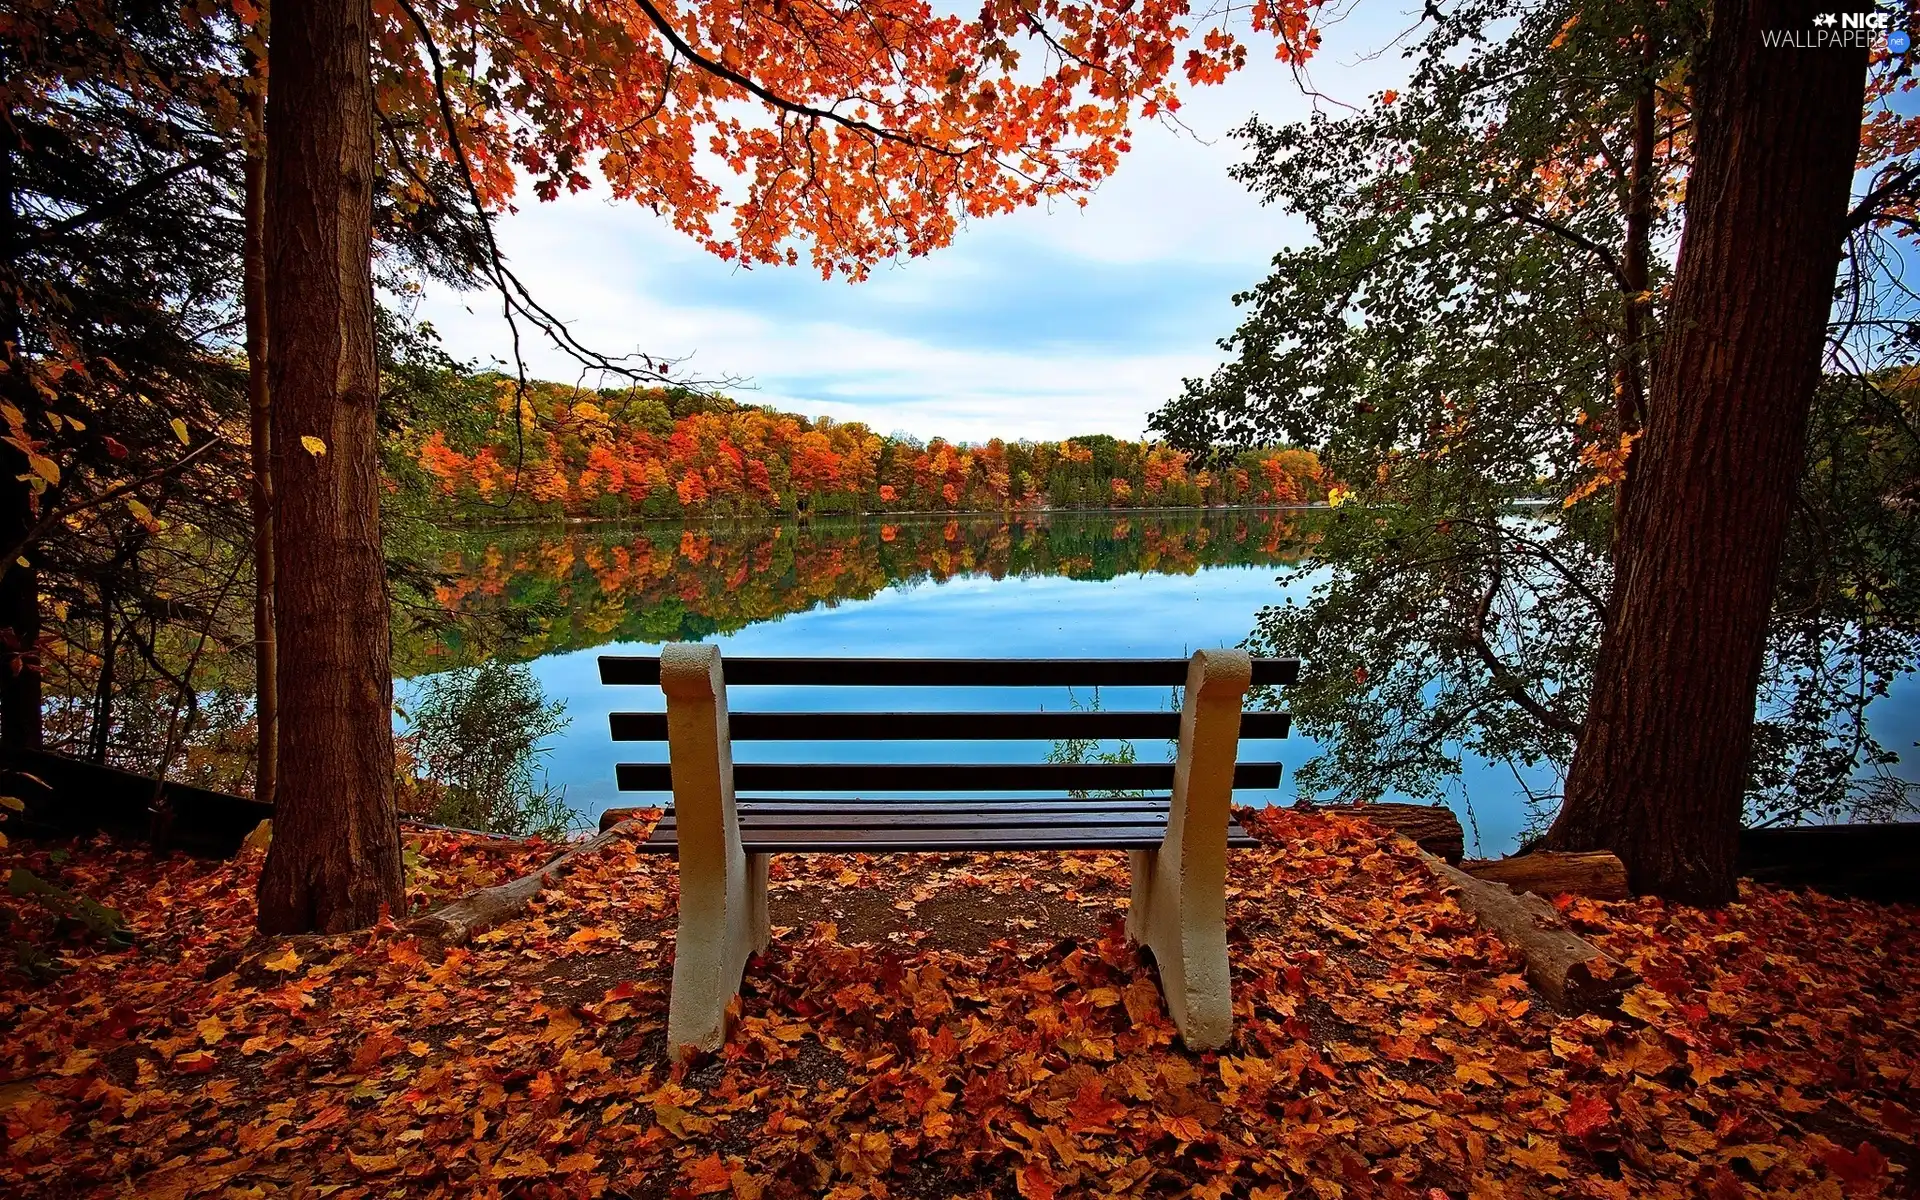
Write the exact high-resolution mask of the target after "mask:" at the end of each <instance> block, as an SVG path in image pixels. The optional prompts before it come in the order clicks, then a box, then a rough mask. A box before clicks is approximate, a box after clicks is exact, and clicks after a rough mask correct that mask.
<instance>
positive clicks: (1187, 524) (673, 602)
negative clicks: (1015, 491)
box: [396, 509, 1319, 674]
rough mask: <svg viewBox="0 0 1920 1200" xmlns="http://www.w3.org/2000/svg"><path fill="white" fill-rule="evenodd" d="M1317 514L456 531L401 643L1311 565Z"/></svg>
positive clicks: (510, 637) (647, 638)
mask: <svg viewBox="0 0 1920 1200" xmlns="http://www.w3.org/2000/svg"><path fill="white" fill-rule="evenodd" d="M1318 520H1319V513H1318V512H1316V511H1315V510H1303V509H1266V510H1251V509H1211V510H1205V509H1176V510H1165V511H1140V510H1133V511H1128V512H1124V513H1106V512H1075V513H1060V512H1056V513H1035V514H1021V515H1016V516H1013V517H1011V518H1001V517H999V516H983V515H970V516H960V517H947V516H944V515H938V516H908V517H903V516H890V517H887V518H885V519H881V518H877V517H847V518H836V519H816V520H814V521H812V522H810V523H805V524H801V523H795V522H792V521H786V522H769V523H751V524H746V523H706V522H672V523H664V522H654V523H648V524H645V525H570V526H538V527H523V528H504V529H492V530H475V531H461V532H453V533H446V534H444V535H443V540H442V541H441V542H440V544H439V546H438V548H437V550H436V552H435V554H434V555H433V557H434V558H435V559H436V563H435V565H436V566H437V567H438V570H439V572H440V577H441V582H440V583H439V585H438V587H437V590H436V599H437V601H438V604H439V606H440V607H441V608H442V609H443V610H444V611H445V612H446V613H447V614H448V615H449V616H451V617H453V618H455V620H453V621H452V622H451V623H448V624H444V625H443V626H441V627H440V628H438V629H436V630H435V631H434V632H433V633H431V634H429V635H426V636H421V637H413V638H402V639H401V642H400V644H399V645H398V646H396V652H397V655H398V657H399V659H400V664H399V665H400V667H401V669H402V671H403V673H406V674H418V673H420V672H424V671H434V670H441V669H445V668H446V667H450V666H456V665H463V664H466V663H471V662H476V661H479V660H480V659H482V658H485V657H487V656H488V655H499V656H502V657H507V658H512V659H515V660H526V659H534V658H541V657H544V656H547V655H551V654H558V653H565V652H568V651H575V650H582V649H587V648H591V647H595V646H601V645H606V644H608V643H615V642H641V643H650V644H658V643H661V642H669V641H693V640H699V639H703V638H709V637H713V636H716V635H724V634H729V633H734V632H737V631H739V630H742V629H745V628H746V627H748V626H750V625H754V624H757V623H760V622H765V621H773V620H778V619H780V618H782V617H785V616H789V615H792V614H795V613H802V612H807V611H810V610H813V609H816V608H821V607H833V606H836V605H839V604H842V603H845V602H848V601H861V600H868V599H871V598H872V597H874V596H876V595H878V594H879V593H881V592H882V591H885V590H887V589H889V588H901V587H912V586H915V585H917V584H921V583H926V582H933V583H939V582H944V581H945V580H948V579H952V578H956V577H965V576H976V577H988V578H991V579H995V580H999V579H1007V578H1037V577H1062V578H1067V579H1076V580H1110V579H1115V578H1118V577H1121V576H1128V575H1191V574H1193V573H1195V572H1197V571H1199V570H1202V569H1204V568H1209V567H1222V566H1240V567H1250V566H1283V565H1291V564H1295V563H1297V562H1299V561H1300V560H1301V559H1302V558H1303V557H1305V556H1306V555H1307V554H1308V552H1309V551H1310V549H1311V546H1312V543H1313V542H1314V541H1315V540H1317V538H1316V533H1315V530H1316V525H1317V522H1318Z"/></svg>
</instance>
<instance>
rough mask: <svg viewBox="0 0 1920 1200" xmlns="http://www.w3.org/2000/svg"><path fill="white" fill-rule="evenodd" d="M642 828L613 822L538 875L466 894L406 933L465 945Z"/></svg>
mask: <svg viewBox="0 0 1920 1200" xmlns="http://www.w3.org/2000/svg"><path fill="white" fill-rule="evenodd" d="M645 828H646V827H645V825H644V823H641V822H637V821H632V820H627V821H620V822H617V823H616V824H614V825H613V826H612V827H610V828H608V829H604V830H602V831H601V832H599V833H597V834H595V835H594V836H593V837H590V838H588V839H587V840H586V841H584V842H581V843H580V844H579V845H578V846H575V847H573V848H572V849H571V850H568V851H567V852H566V853H565V854H562V855H560V856H559V857H558V858H555V859H554V860H553V861H552V862H550V863H548V864H547V865H546V866H544V867H541V868H540V869H539V870H538V871H534V872H532V873H531V874H527V875H522V876H521V877H520V878H518V879H515V880H513V881H511V882H509V883H502V884H496V885H495V886H493V887H488V888H481V889H480V890H479V891H477V892H469V893H467V894H466V895H465V896H462V897H461V898H460V899H458V900H455V901H454V902H453V903H451V904H448V905H445V906H443V907H441V908H437V909H435V910H434V911H432V912H430V913H428V914H426V915H425V916H423V917H417V918H415V919H414V920H413V921H412V922H410V923H409V924H408V925H407V932H409V933H412V934H414V935H416V936H418V937H423V938H431V939H432V940H434V941H436V942H439V943H440V944H442V945H445V946H460V945H465V944H466V943H467V942H469V941H471V940H472V939H473V936H474V935H475V934H477V933H482V932H484V931H486V930H488V929H491V928H492V927H494V926H495V925H498V924H499V923H500V922H502V921H504V920H506V919H507V918H509V917H511V916H513V915H514V914H515V913H517V912H519V911H520V910H521V909H523V908H525V907H526V906H527V905H529V904H531V903H533V898H534V897H535V896H538V895H539V894H540V892H541V890H542V889H543V888H545V887H546V886H547V884H549V883H551V882H553V881H554V880H556V879H558V878H559V877H560V876H562V875H564V874H566V873H567V872H568V871H570V870H572V869H573V868H574V866H575V865H576V864H577V863H578V862H579V861H580V860H581V859H582V858H585V857H586V856H587V855H589V854H593V853H596V852H598V851H600V850H603V849H605V848H606V847H607V846H610V845H612V844H613V843H614V842H617V841H619V840H620V839H621V838H624V837H630V836H634V835H636V834H639V833H642V832H643V831H644V830H645Z"/></svg>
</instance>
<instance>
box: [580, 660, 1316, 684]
mask: <svg viewBox="0 0 1920 1200" xmlns="http://www.w3.org/2000/svg"><path fill="white" fill-rule="evenodd" d="M1187 667H1188V660H1187V659H1184V658H761V657H751V656H742V657H739V658H728V659H727V660H726V679H727V686H729V687H733V686H736V685H740V684H786V685H802V686H812V687H818V686H850V687H1094V686H1099V687H1177V686H1179V685H1180V684H1183V683H1185V682H1186V681H1187ZM1299 673H1300V662H1299V660H1298V659H1292V658H1256V659H1254V660H1253V682H1254V684H1255V685H1256V686H1258V685H1260V684H1280V685H1285V684H1290V683H1293V682H1294V681H1295V680H1296V679H1297V678H1298V677H1299ZM600 682H601V683H605V684H658V683H659V682H660V659H659V656H658V655H644V656H643V655H622V654H603V655H601V656H600Z"/></svg>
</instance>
